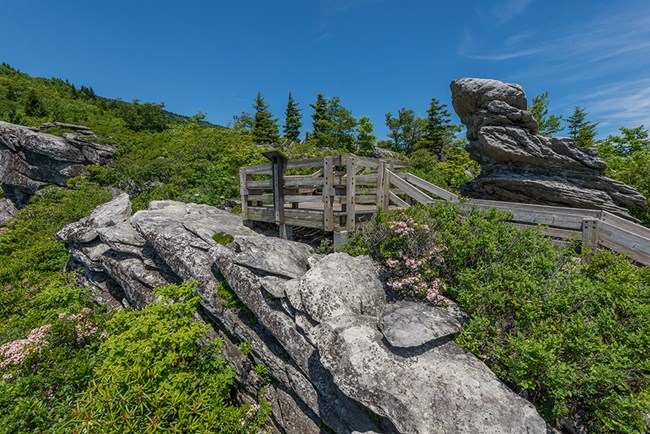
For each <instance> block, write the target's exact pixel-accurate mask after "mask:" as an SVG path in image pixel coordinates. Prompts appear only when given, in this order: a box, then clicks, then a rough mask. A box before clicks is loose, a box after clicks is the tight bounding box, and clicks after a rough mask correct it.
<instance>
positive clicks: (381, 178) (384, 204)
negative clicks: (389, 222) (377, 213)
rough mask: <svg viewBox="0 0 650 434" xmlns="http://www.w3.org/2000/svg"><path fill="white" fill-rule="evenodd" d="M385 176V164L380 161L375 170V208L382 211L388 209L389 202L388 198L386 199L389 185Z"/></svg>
mask: <svg viewBox="0 0 650 434" xmlns="http://www.w3.org/2000/svg"><path fill="white" fill-rule="evenodd" d="M385 174H386V162H385V161H383V160H382V161H381V162H380V163H379V168H378V169H377V207H378V208H379V209H381V210H383V211H385V210H387V209H388V203H389V201H390V198H389V197H388V191H389V189H390V185H389V183H388V182H387V181H388V179H387V177H386V176H385Z"/></svg>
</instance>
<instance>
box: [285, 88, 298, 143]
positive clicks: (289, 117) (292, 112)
mask: <svg viewBox="0 0 650 434" xmlns="http://www.w3.org/2000/svg"><path fill="white" fill-rule="evenodd" d="M301 112H302V110H301V109H299V108H298V103H297V102H296V101H295V100H294V99H293V96H292V95H291V92H289V100H288V101H287V109H286V110H285V112H284V115H285V118H284V128H283V133H284V137H286V138H287V139H289V140H292V141H294V142H295V141H297V140H298V136H300V127H302V122H301V119H302V113H301Z"/></svg>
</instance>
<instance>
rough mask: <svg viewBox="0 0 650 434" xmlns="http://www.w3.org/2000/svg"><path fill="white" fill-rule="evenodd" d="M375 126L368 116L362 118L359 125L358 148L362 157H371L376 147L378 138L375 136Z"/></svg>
mask: <svg viewBox="0 0 650 434" xmlns="http://www.w3.org/2000/svg"><path fill="white" fill-rule="evenodd" d="M373 129H374V125H373V124H372V122H370V118H369V117H368V116H361V117H360V118H359V123H358V125H357V148H358V152H359V153H360V154H361V155H370V152H371V151H372V150H373V149H374V147H375V142H376V140H377V136H375V135H374V134H373Z"/></svg>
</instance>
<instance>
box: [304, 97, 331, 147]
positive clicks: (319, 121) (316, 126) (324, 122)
mask: <svg viewBox="0 0 650 434" xmlns="http://www.w3.org/2000/svg"><path fill="white" fill-rule="evenodd" d="M309 106H310V107H311V108H313V109H314V113H313V114H312V115H311V117H312V119H313V122H312V124H311V125H312V134H311V138H312V139H313V140H314V141H315V142H316V145H317V146H321V147H323V146H325V145H326V142H327V134H328V133H329V131H330V129H331V118H330V113H329V111H328V109H327V106H328V104H327V98H325V95H323V94H322V93H319V94H318V95H316V102H315V103H314V104H309Z"/></svg>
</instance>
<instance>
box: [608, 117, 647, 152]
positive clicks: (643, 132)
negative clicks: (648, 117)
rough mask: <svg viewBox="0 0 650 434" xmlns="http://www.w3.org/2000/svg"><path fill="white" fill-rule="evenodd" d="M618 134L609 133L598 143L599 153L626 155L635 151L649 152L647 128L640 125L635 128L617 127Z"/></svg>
mask: <svg viewBox="0 0 650 434" xmlns="http://www.w3.org/2000/svg"><path fill="white" fill-rule="evenodd" d="M619 131H620V132H621V134H620V135H618V136H617V135H609V136H607V138H606V139H604V140H602V141H601V142H600V143H598V148H599V149H600V150H601V154H610V155H611V154H614V155H618V156H621V157H627V156H629V155H632V154H634V153H637V152H645V153H647V154H650V138H649V137H648V129H647V128H646V127H645V126H643V125H640V126H638V127H636V128H625V127H621V128H619Z"/></svg>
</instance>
